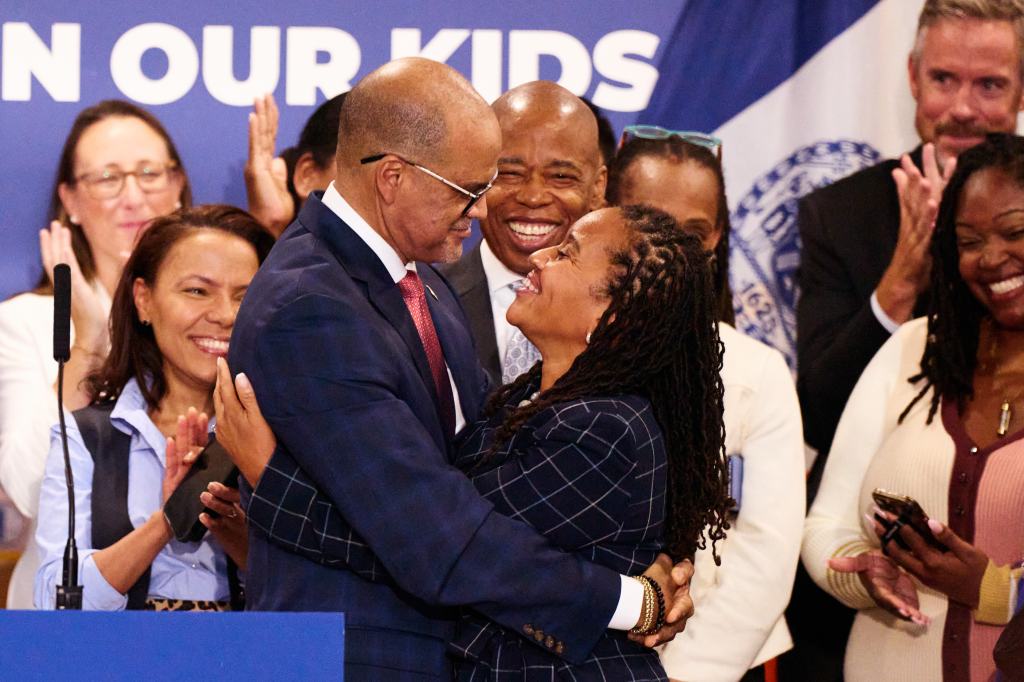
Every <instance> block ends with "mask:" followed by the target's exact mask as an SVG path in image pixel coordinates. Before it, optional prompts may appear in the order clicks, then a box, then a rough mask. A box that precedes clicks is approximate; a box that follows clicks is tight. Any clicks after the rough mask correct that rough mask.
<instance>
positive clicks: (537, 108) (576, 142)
mask: <svg viewBox="0 0 1024 682" xmlns="http://www.w3.org/2000/svg"><path fill="white" fill-rule="evenodd" d="M492 108H493V109H494V113H495V115H496V116H497V117H498V123H499V125H500V126H501V154H500V156H499V157H498V181H497V182H496V183H495V185H494V189H493V190H491V193H490V194H489V195H488V199H487V209H488V210H487V219H486V220H484V221H483V222H482V223H481V227H482V228H483V233H484V238H485V239H486V240H487V245H488V246H489V247H490V248H491V251H493V252H494V255H495V256H497V258H498V260H500V261H501V262H502V263H503V264H504V265H505V266H506V267H507V268H509V269H510V270H512V271H513V272H517V273H519V274H526V273H527V272H528V271H529V270H530V268H531V267H532V265H531V264H530V260H529V257H530V254H531V253H533V252H534V251H536V250H538V249H543V248H546V247H548V246H553V245H555V244H559V243H561V241H562V240H563V239H564V238H565V235H566V233H568V231H569V227H570V226H571V225H572V224H573V223H574V222H576V221H577V220H579V218H580V217H581V216H583V214H585V213H587V212H589V211H592V210H594V209H595V208H600V207H601V206H602V205H603V204H604V189H605V182H606V180H607V171H606V170H605V167H604V159H603V157H602V156H601V147H600V144H599V142H598V133H597V119H596V118H595V117H594V114H593V112H592V111H591V110H590V108H589V107H588V106H587V104H586V103H585V102H584V101H583V100H581V99H580V98H579V97H577V96H576V95H574V94H572V93H571V92H569V91H568V90H566V89H565V88H563V87H561V86H560V85H558V84H556V83H552V82H550V81H534V82H532V83H526V84H525V85H520V86H519V87H516V88H513V89H512V90H509V91H508V92H507V93H505V94H504V95H502V96H501V97H499V98H498V99H497V100H496V101H495V102H494V104H493V105H492Z"/></svg>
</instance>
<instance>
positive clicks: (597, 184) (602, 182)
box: [588, 164, 608, 211]
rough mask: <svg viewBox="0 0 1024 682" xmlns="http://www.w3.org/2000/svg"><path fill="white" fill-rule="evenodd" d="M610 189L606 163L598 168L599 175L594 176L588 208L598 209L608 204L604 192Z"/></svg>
mask: <svg viewBox="0 0 1024 682" xmlns="http://www.w3.org/2000/svg"><path fill="white" fill-rule="evenodd" d="M607 189H608V167H607V166H605V165H604V164H602V165H601V167H600V168H599V169H598V170H597V175H596V176H595V177H594V186H593V189H592V190H591V195H590V206H589V208H588V210H591V211H596V210H597V209H599V208H604V207H605V206H607V205H608V202H607V201H605V198H604V194H605V191H606V190H607Z"/></svg>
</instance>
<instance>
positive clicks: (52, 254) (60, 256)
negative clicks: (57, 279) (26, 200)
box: [39, 220, 109, 354]
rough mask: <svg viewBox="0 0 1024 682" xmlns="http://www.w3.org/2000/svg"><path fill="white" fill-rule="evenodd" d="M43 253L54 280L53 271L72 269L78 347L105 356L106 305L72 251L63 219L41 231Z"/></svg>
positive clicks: (46, 266) (47, 274)
mask: <svg viewBox="0 0 1024 682" xmlns="http://www.w3.org/2000/svg"><path fill="white" fill-rule="evenodd" d="M39 252H40V255H41V256H42V260H43V268H45V270H46V276H47V277H49V278H50V281H51V283H52V281H53V268H54V266H55V265H57V264H58V263H67V264H68V267H70V269H71V321H72V322H73V323H74V325H75V346H76V347H80V348H82V349H83V350H84V351H85V352H86V353H89V354H105V353H106V350H107V346H108V345H109V341H108V336H109V333H108V331H107V329H108V327H107V315H108V311H107V308H106V306H105V305H104V304H103V303H102V302H101V301H100V299H99V297H98V296H97V295H96V292H95V291H94V290H93V288H92V285H91V284H90V283H89V282H88V281H86V279H85V276H84V275H82V269H81V267H79V264H78V259H77V258H76V257H75V251H74V249H72V248H71V230H69V229H68V228H66V227H64V225H62V224H61V223H60V221H59V220H54V221H52V222H51V223H50V228H49V229H44V230H40V231H39Z"/></svg>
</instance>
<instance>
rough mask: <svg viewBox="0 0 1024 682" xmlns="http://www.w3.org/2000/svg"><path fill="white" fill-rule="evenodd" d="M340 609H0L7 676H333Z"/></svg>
mask: <svg viewBox="0 0 1024 682" xmlns="http://www.w3.org/2000/svg"><path fill="white" fill-rule="evenodd" d="M344 639H345V617H344V615H343V614H341V613H257V612H247V613H167V612H163V613H152V612H141V611H126V612H119V613H96V612H76V611H61V612H56V611H0V679H4V680H18V681H19V682H21V681H23V680H56V679H64V680H75V681H78V680H147V681H150V680H153V681H156V680H159V681H163V680H167V681H168V682H170V681H171V680H174V681H176V682H178V681H180V680H204V679H207V680H212V681H216V682H222V681H224V680H239V681H242V680H245V681H246V682H252V681H253V680H271V679H273V680H289V679H304V680H340V679H342V674H343V668H344Z"/></svg>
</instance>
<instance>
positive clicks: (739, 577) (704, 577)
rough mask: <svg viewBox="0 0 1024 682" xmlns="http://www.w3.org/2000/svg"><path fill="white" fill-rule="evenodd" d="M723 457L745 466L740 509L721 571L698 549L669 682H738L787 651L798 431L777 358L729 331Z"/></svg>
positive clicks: (795, 553) (799, 517) (796, 530)
mask: <svg viewBox="0 0 1024 682" xmlns="http://www.w3.org/2000/svg"><path fill="white" fill-rule="evenodd" d="M719 334H720V335H721V338H722V342H723V344H724V345H725V361H724V366H723V368H722V383H723V384H724V385H725V441H726V453H727V454H729V455H742V456H743V460H744V471H743V493H742V506H741V508H740V513H739V516H738V518H737V519H736V520H735V522H734V523H733V524H732V528H730V529H729V531H728V537H727V539H726V541H725V542H723V543H719V545H718V551H719V554H720V556H721V559H722V565H721V566H715V562H714V560H713V559H712V556H711V548H710V545H709V547H708V549H706V550H703V551H699V552H698V553H697V557H696V562H695V564H696V572H695V574H694V577H693V583H692V586H691V594H692V596H693V602H694V605H695V607H696V611H695V613H694V616H693V617H692V618H691V619H690V621H689V622H688V623H687V624H686V630H685V631H683V633H682V634H681V635H679V636H678V637H676V639H675V640H674V641H672V642H670V643H669V644H667V645H665V646H664V647H663V648H662V650H661V662H662V664H663V665H664V666H665V670H666V671H667V672H668V676H669V677H671V678H674V679H679V680H687V682H703V681H705V680H706V681H718V680H722V681H723V682H724V681H726V680H728V681H735V680H738V679H740V678H741V677H742V676H743V675H744V674H745V673H746V672H747V670H748V669H749V668H751V667H754V666H756V665H759V664H761V663H763V662H764V661H766V660H769V659H771V658H773V657H775V656H778V655H779V654H781V653H783V652H785V651H788V650H789V649H790V648H792V646H793V641H792V639H790V636H789V629H788V628H787V627H786V621H785V618H784V616H783V612H784V611H785V609H786V604H788V603H789V597H790V593H791V592H792V589H793V578H794V576H795V574H796V566H797V559H798V557H799V553H800V539H801V533H802V530H803V520H804V511H805V506H806V501H805V500H806V496H805V481H804V459H805V458H804V444H803V427H802V423H801V420H800V406H799V403H798V401H797V396H796V389H795V388H794V386H793V378H792V375H791V374H790V372H789V368H788V367H787V366H786V362H785V360H783V358H782V355H781V354H780V353H779V352H778V351H776V350H774V349H772V348H769V347H768V346H766V345H764V344H762V343H760V342H758V341H755V340H754V339H751V338H749V337H747V336H744V335H743V334H741V333H739V332H737V331H736V330H735V329H733V328H732V327H730V326H729V325H727V324H724V323H723V324H720V325H719Z"/></svg>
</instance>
